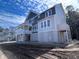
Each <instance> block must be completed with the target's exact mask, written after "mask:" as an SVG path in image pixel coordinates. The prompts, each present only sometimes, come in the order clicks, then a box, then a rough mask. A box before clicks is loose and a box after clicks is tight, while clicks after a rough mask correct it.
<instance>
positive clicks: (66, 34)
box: [25, 4, 71, 43]
mask: <svg viewBox="0 0 79 59" xmlns="http://www.w3.org/2000/svg"><path fill="white" fill-rule="evenodd" d="M25 22H28V24H31V26H32V30H31V32H32V33H31V34H30V38H31V39H30V41H31V42H39V43H69V42H71V35H70V28H69V25H68V24H67V23H66V16H65V12H64V10H63V7H62V5H61V4H57V5H55V6H53V7H52V8H50V9H48V10H46V11H44V12H42V13H41V14H39V13H38V14H37V13H33V12H30V13H29V15H28V17H27V19H26V21H25Z"/></svg>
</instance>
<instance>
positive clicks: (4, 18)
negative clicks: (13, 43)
mask: <svg viewBox="0 0 79 59" xmlns="http://www.w3.org/2000/svg"><path fill="white" fill-rule="evenodd" d="M25 19H26V16H19V15H15V14H12V13H7V12H0V26H3V27H6V26H7V27H9V26H17V25H19V24H21V23H23V22H24V21H25Z"/></svg>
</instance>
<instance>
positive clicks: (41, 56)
mask: <svg viewBox="0 0 79 59" xmlns="http://www.w3.org/2000/svg"><path fill="white" fill-rule="evenodd" d="M0 49H1V51H2V52H3V53H4V54H5V55H6V56H7V58H6V59H78V58H79V51H64V50H63V51H61V50H62V49H61V50H59V51H58V50H57V51H56V49H57V48H56V49H53V48H46V47H37V46H32V45H18V44H15V43H12V44H4V45H1V46H0ZM0 59H1V58H0Z"/></svg>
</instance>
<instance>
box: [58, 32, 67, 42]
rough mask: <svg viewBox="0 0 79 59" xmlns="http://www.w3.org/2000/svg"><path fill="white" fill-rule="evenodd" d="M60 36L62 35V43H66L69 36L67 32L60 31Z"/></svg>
mask: <svg viewBox="0 0 79 59" xmlns="http://www.w3.org/2000/svg"><path fill="white" fill-rule="evenodd" d="M59 34H60V35H59V36H60V42H61V43H65V42H66V39H67V37H66V32H65V31H60V32H59Z"/></svg>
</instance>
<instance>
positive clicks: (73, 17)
mask: <svg viewBox="0 0 79 59" xmlns="http://www.w3.org/2000/svg"><path fill="white" fill-rule="evenodd" d="M66 10H67V11H68V13H67V23H68V24H69V25H70V29H71V35H72V38H73V39H74V38H76V39H79V12H77V11H76V10H74V8H73V6H71V5H70V6H67V7H66Z"/></svg>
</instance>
